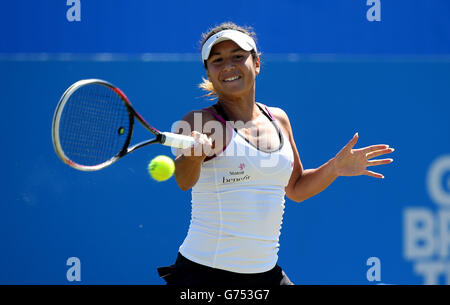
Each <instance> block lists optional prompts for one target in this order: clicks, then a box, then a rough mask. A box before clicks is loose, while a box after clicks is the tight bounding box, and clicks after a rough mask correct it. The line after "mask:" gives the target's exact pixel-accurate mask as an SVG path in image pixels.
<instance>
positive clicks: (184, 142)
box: [161, 132, 195, 148]
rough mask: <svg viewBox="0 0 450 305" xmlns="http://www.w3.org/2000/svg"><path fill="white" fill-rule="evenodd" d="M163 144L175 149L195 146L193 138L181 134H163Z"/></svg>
mask: <svg viewBox="0 0 450 305" xmlns="http://www.w3.org/2000/svg"><path fill="white" fill-rule="evenodd" d="M161 134H162V139H161V144H163V145H166V146H171V147H175V148H188V147H191V146H193V145H194V144H195V140H194V138H193V137H190V136H185V135H181V134H176V133H171V132H162V133H161Z"/></svg>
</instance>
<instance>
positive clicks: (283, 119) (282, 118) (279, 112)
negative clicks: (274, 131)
mask: <svg viewBox="0 0 450 305" xmlns="http://www.w3.org/2000/svg"><path fill="white" fill-rule="evenodd" d="M260 105H263V106H265V107H267V109H268V110H269V112H270V114H271V115H272V116H273V117H274V118H275V119H276V120H277V121H279V122H280V123H281V124H283V125H286V126H288V125H289V117H288V115H287V113H286V111H284V110H283V109H281V108H280V107H273V106H267V105H264V104H261V103H260Z"/></svg>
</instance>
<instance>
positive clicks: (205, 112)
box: [183, 106, 216, 121]
mask: <svg viewBox="0 0 450 305" xmlns="http://www.w3.org/2000/svg"><path fill="white" fill-rule="evenodd" d="M211 112H214V113H215V112H216V111H215V109H214V107H212V106H209V107H206V108H202V109H195V110H190V111H188V112H186V114H185V115H184V116H183V120H189V121H190V120H192V119H194V118H195V117H201V118H202V120H203V121H205V120H206V121H209V120H211V119H214V115H213V114H212V113H211Z"/></svg>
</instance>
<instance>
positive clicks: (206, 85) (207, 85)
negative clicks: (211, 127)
mask: <svg viewBox="0 0 450 305" xmlns="http://www.w3.org/2000/svg"><path fill="white" fill-rule="evenodd" d="M223 30H236V31H240V32H242V33H244V34H247V35H248V36H250V37H252V38H253V40H254V41H255V43H256V41H257V40H256V33H255V32H254V31H253V28H252V27H250V26H239V25H237V24H235V23H233V22H223V23H221V24H220V25H218V26H215V27H213V28H210V29H209V30H208V32H206V33H203V34H202V40H201V41H200V49H201V48H202V47H203V45H204V44H205V42H206V41H207V40H208V39H209V38H210V37H211V36H213V35H215V34H217V33H219V32H220V31H223ZM251 54H252V57H253V59H256V58H257V57H259V56H260V55H261V53H258V54H257V53H256V52H255V50H252V51H251ZM203 65H204V67H205V69H208V66H207V63H206V60H205V61H204V62H203ZM198 87H199V88H201V89H202V90H204V91H207V92H208V93H207V94H205V95H204V96H206V97H210V99H215V98H216V92H215V91H214V87H213V85H212V83H211V82H210V81H209V80H208V79H206V78H204V77H202V83H200V84H199V85H198Z"/></svg>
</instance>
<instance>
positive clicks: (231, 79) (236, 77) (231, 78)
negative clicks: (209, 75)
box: [223, 75, 241, 82]
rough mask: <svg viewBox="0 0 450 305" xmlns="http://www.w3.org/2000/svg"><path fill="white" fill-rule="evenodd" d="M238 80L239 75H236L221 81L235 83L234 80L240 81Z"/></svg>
mask: <svg viewBox="0 0 450 305" xmlns="http://www.w3.org/2000/svg"><path fill="white" fill-rule="evenodd" d="M240 78H241V77H240V76H239V75H236V76H232V77H228V78H225V79H224V80H223V81H224V82H232V81H235V80H237V79H240Z"/></svg>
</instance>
